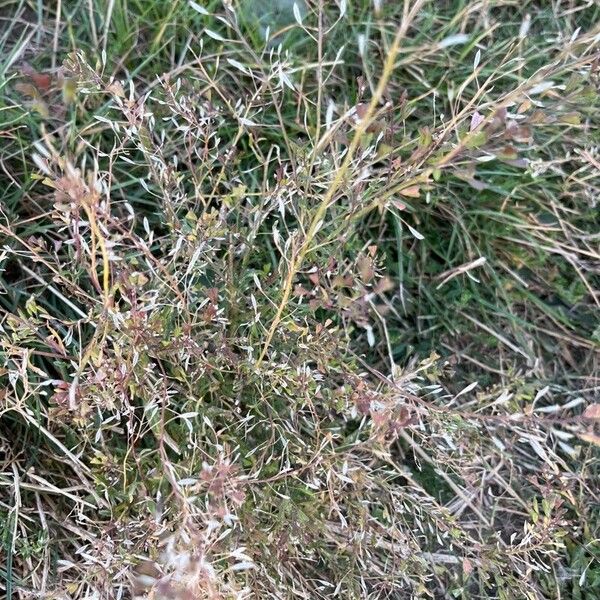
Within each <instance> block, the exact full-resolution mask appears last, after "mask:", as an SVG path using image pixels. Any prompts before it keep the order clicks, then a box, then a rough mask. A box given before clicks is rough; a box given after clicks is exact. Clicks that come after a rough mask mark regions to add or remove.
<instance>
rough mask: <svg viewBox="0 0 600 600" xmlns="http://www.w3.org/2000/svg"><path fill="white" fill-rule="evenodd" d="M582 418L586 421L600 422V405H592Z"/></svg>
mask: <svg viewBox="0 0 600 600" xmlns="http://www.w3.org/2000/svg"><path fill="white" fill-rule="evenodd" d="M582 416H583V418H584V419H594V420H600V404H598V403H595V404H590V405H589V406H588V407H587V408H586V409H585V410H584V411H583V415H582Z"/></svg>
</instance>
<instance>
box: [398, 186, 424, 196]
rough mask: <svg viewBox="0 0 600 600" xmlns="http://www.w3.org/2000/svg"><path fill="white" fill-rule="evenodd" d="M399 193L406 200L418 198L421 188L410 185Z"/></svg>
mask: <svg viewBox="0 0 600 600" xmlns="http://www.w3.org/2000/svg"><path fill="white" fill-rule="evenodd" d="M400 193H401V194H402V195H403V196H406V197H407V198H418V197H419V196H420V195H421V188H420V187H419V186H418V185H411V186H409V187H406V188H404V189H403V190H400Z"/></svg>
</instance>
